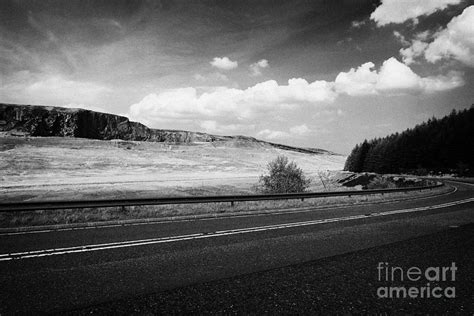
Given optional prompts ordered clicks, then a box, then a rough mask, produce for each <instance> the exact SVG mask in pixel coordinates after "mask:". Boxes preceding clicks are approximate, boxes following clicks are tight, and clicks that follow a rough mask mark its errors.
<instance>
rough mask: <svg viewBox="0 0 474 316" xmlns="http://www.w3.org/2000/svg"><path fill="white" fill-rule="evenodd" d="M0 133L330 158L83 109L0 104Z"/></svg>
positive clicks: (319, 151) (249, 139)
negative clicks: (254, 148) (236, 147)
mask: <svg viewBox="0 0 474 316" xmlns="http://www.w3.org/2000/svg"><path fill="white" fill-rule="evenodd" d="M0 132H3V133H4V134H6V135H13V136H20V135H26V136H42V137H52V136H57V137H78V138H89V139H100V140H111V139H121V140H131V141H147V142H160V143H175V144H180V143H195V142H215V141H220V142H231V143H236V142H239V143H240V144H241V145H244V144H246V145H252V144H257V145H258V144H260V145H270V146H272V147H275V148H279V149H283V150H290V151H297V152H302V153H316V154H333V153H331V152H328V151H327V150H323V149H318V148H299V147H293V146H287V145H282V144H275V143H270V142H265V141H262V140H258V139H256V138H253V137H247V136H240V135H238V136H220V135H211V134H207V133H200V132H190V131H181V130H164V129H152V128H148V127H147V126H145V125H143V124H141V123H137V122H131V121H130V120H129V119H128V118H126V117H124V116H120V115H114V114H109V113H101V112H95V111H90V110H84V109H71V108H62V107H53V106H39V105H19V104H3V103H0Z"/></svg>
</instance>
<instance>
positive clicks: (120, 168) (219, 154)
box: [0, 137, 345, 200]
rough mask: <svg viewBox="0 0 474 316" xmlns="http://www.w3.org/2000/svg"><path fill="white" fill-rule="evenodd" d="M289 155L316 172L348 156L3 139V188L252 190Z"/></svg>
mask: <svg viewBox="0 0 474 316" xmlns="http://www.w3.org/2000/svg"><path fill="white" fill-rule="evenodd" d="M282 154H283V155H286V156H287V157H288V158H289V159H290V160H294V161H295V162H296V163H297V164H298V165H299V166H300V167H301V168H302V169H303V170H304V171H306V172H307V173H309V174H310V176H311V177H312V179H313V180H314V181H313V182H314V184H313V185H314V186H315V188H316V189H317V188H318V186H321V185H322V184H321V181H320V176H319V175H318V172H320V171H324V172H326V170H341V169H342V167H343V164H344V161H345V157H343V156H338V155H332V154H308V153H300V152H295V151H289V150H283V149H280V148H275V147H273V146H271V145H270V144H264V143H255V142H243V141H239V140H235V141H224V142H220V141H216V142H203V143H189V144H178V145H177V144H166V143H156V142H140V141H121V140H111V141H104V140H91V139H81V138H65V137H30V138H21V137H3V138H0V170H1V176H0V194H2V196H3V197H4V198H5V199H15V200H29V199H56V198H61V199H64V198H70V199H79V198H83V197H94V198H100V197H114V196H120V197H123V196H134V195H137V194H139V195H140V196H143V195H183V194H184V195H189V194H197V195H200V194H216V193H222V194H225V193H235V192H241V193H249V192H251V191H252V185H254V184H255V183H256V182H257V180H258V177H259V175H260V174H262V173H263V172H264V171H265V168H266V165H267V163H268V162H269V161H271V160H272V159H274V158H275V157H276V156H278V155H282Z"/></svg>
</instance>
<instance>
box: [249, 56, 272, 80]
mask: <svg viewBox="0 0 474 316" xmlns="http://www.w3.org/2000/svg"><path fill="white" fill-rule="evenodd" d="M267 67H268V60H266V59H261V60H259V61H258V62H256V63H253V64H251V65H250V72H251V74H252V76H260V75H261V74H262V69H263V68H267Z"/></svg>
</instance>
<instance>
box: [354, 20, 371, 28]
mask: <svg viewBox="0 0 474 316" xmlns="http://www.w3.org/2000/svg"><path fill="white" fill-rule="evenodd" d="M365 23H367V21H366V20H362V21H352V23H351V26H352V27H353V28H355V29H358V28H360V27H362V26H363V25H364V24H365Z"/></svg>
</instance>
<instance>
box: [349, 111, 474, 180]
mask: <svg viewBox="0 0 474 316" xmlns="http://www.w3.org/2000/svg"><path fill="white" fill-rule="evenodd" d="M344 170H347V171H353V172H366V171H367V172H377V173H405V172H406V173H415V174H426V173H428V172H435V173H438V172H442V173H452V172H454V173H458V174H459V175H472V174H473V173H474V105H473V106H471V108H469V109H465V110H463V111H459V112H457V111H456V110H453V111H452V112H451V114H449V115H448V116H445V117H443V118H441V119H436V118H432V119H430V120H428V122H424V123H422V124H420V125H417V126H415V127H414V128H412V129H408V130H406V131H404V132H402V133H395V134H392V135H390V136H387V137H384V138H376V139H372V140H370V141H367V140H365V141H364V142H363V143H362V144H358V145H356V146H355V148H354V149H353V150H352V152H351V154H350V155H349V157H348V158H347V161H346V164H345V167H344Z"/></svg>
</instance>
